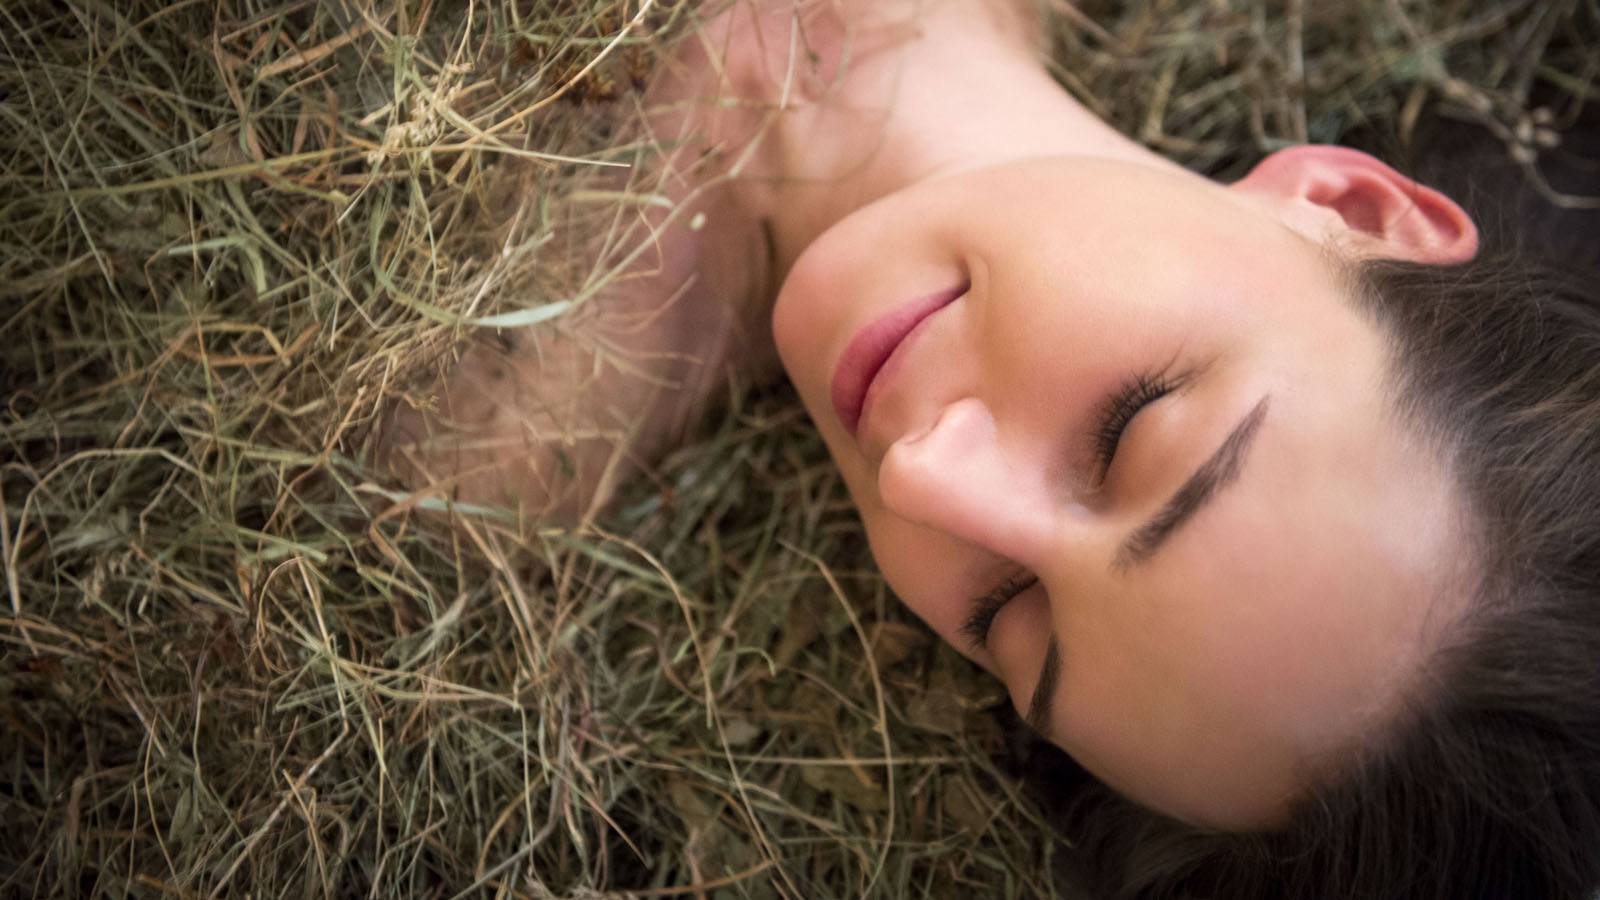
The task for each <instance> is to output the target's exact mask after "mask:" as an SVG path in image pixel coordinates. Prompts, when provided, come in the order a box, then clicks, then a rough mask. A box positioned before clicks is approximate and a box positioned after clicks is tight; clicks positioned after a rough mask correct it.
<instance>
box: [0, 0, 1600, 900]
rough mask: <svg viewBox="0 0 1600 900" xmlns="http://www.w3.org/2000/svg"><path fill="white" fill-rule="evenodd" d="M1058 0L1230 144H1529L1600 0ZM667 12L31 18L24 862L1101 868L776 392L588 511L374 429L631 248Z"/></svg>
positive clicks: (1194, 161)
mask: <svg viewBox="0 0 1600 900" xmlns="http://www.w3.org/2000/svg"><path fill="white" fill-rule="evenodd" d="M1045 5H1046V6H1047V7H1050V8H1051V9H1052V10H1053V12H1052V18H1051V21H1052V34H1053V43H1052V48H1053V53H1054V57H1055V59H1056V61H1057V68H1056V71H1057V74H1058V76H1059V77H1060V78H1061V79H1062V81H1063V82H1064V83H1065V84H1067V85H1068V86H1069V87H1070V88H1071V89H1072V90H1073V91H1074V92H1075V93H1076V94H1078V95H1079V96H1080V97H1082V98H1084V99H1085V100H1086V102H1089V103H1091V104H1093V105H1094V106H1095V108H1096V109H1098V110H1100V111H1101V112H1102V114H1104V115H1106V116H1107V117H1108V118H1110V119H1111V120H1112V121H1113V122H1115V123H1116V124H1117V125H1118V126H1119V127H1121V128H1123V129H1124V130H1126V131H1128V132H1129V133H1131V134H1134V135H1137V136H1139V137H1141V138H1142V139H1144V140H1146V141H1147V142H1149V143H1151V144H1152V145H1154V146H1156V147H1158V148H1160V149H1162V150H1163V151H1165V152H1167V153H1169V154H1171V155H1173V156H1175V157H1176V158H1178V159H1180V160H1182V161H1184V162H1186V163H1188V164H1190V165H1193V166H1196V167H1198V168H1202V169H1205V170H1207V171H1211V172H1214V173H1218V174H1224V175H1227V174H1235V173H1237V172H1238V171H1240V169H1241V167H1242V166H1244V165H1246V164H1247V163H1248V162H1250V161H1251V160H1252V159H1254V158H1256V157H1257V156H1259V154H1260V153H1261V152H1262V151H1264V150H1267V149H1271V148H1274V147H1276V146H1280V145H1282V144H1283V143H1285V142H1290V141H1296V140H1303V139H1306V138H1310V139H1315V140H1339V139H1344V138H1350V137H1356V138H1359V139H1362V140H1365V141H1367V142H1368V143H1369V144H1376V145H1382V146H1386V147H1391V148H1395V149H1397V150H1399V151H1401V152H1404V151H1405V150H1406V148H1407V142H1408V141H1409V139H1410V136H1411V134H1412V131H1413V128H1414V126H1415V122H1416V120H1417V118H1418V116H1419V115H1420V114H1421V113H1423V112H1430V113H1439V114H1444V115H1449V116H1454V117H1458V118H1465V119H1468V120H1469V121H1473V122H1477V123H1479V124H1481V125H1483V126H1484V127H1485V128H1488V129H1490V130H1492V131H1494V132H1496V133H1498V134H1501V135H1502V136H1504V137H1506V138H1507V139H1509V141H1510V143H1509V144H1508V146H1509V147H1510V151H1509V152H1511V153H1513V154H1514V155H1520V157H1521V158H1532V157H1534V156H1536V155H1537V152H1538V151H1539V149H1540V145H1541V143H1548V142H1549V138H1548V137H1545V136H1544V135H1545V134H1546V132H1547V130H1549V129H1558V128H1559V127H1560V125H1561V123H1562V121H1563V116H1566V115H1568V114H1569V113H1570V112H1571V110H1572V109H1575V108H1576V106H1577V105H1578V104H1580V103H1581V102H1582V101H1584V100H1586V99H1588V98H1590V97H1592V96H1593V95H1594V92H1595V90H1596V88H1595V86H1594V83H1595V79H1596V76H1597V75H1600V61H1597V58H1596V55H1595V53H1594V51H1593V50H1588V49H1585V48H1592V47H1594V46H1596V44H1597V41H1600V9H1597V5H1596V3H1595V0H1552V2H1541V3H1515V2H1513V3H1494V2H1482V3H1464V2H1460V3H1452V2H1436V3H1414V2H1402V0H1350V2H1345V3H1309V2H1304V0H1288V2H1284V3H1267V2H1265V0H1196V2H1184V3H1180V2H1135V0H1092V2H1084V3H1082V4H1080V6H1079V8H1078V10H1077V11H1072V10H1070V9H1068V8H1067V7H1066V6H1065V4H1061V3H1053V2H1050V3H1046V4H1045ZM668 6H669V5H668V4H658V5H657V7H653V8H652V9H651V10H649V11H648V13H647V14H646V15H645V16H643V17H642V18H640V19H639V20H638V21H636V22H634V24H633V26H632V27H631V28H629V27H628V23H629V22H630V21H633V20H634V19H635V17H636V13H638V12H639V5H638V4H637V3H633V4H621V3H601V2H594V0H589V2H583V0H571V2H564V3H553V2H545V3H526V4H518V5H515V6H510V5H508V6H501V5H490V6H486V5H481V4H460V3H442V2H441V3H434V2H417V3H401V4H399V5H398V6H395V5H386V4H366V3H358V2H354V0H351V2H343V3H340V2H331V0H330V2H322V3H318V2H293V3H287V4H268V3H254V2H238V3H225V2H224V3H210V2H187V3H185V2H177V3H169V4H155V3H148V4H112V3H95V2H88V0H67V2H54V0H52V2H25V3H22V4H8V5H6V6H4V7H0V58H3V59H4V65H3V66H0V116H3V118H4V125H5V127H4V129H3V130H0V160H3V164H0V302H3V305H0V334H3V335H4V338H5V339H4V341H3V342H0V384H3V385H4V386H5V392H6V400H7V403H6V407H5V409H4V411H3V412H0V556H3V558H4V561H5V563H4V575H5V580H4V586H3V589H0V610H3V612H0V748H3V752H0V769H3V772H0V894H7V895H24V896H26V895H40V896H73V897H96V896H102V895H108V896H125V895H128V894H130V893H131V894H136V895H140V896H157V895H176V896H184V897H188V896H202V895H204V896H218V895H255V896H303V897H323V896H356V895H368V896H379V895H382V896H389V895H401V896H443V897H451V896H460V895H479V894H486V895H487V894H492V895H495V896H519V897H551V896H565V897H593V896H602V895H604V896H611V895H618V896H693V897H709V898H732V897H745V896H749V897H797V898H822V897H864V896H882V897H897V898H898V897H954V896H962V895H966V894H970V893H972V892H974V891H978V892H981V893H983V894H985V895H1002V896H1008V897H1036V896H1067V894H1066V893H1065V891H1066V889H1065V888H1064V887H1063V886H1062V885H1060V884H1059V883H1058V882H1057V881H1056V880H1055V878H1054V877H1053V876H1052V875H1051V870H1050V860H1051V858H1052V849H1051V846H1050V842H1049V841H1047V840H1045V839H1044V838H1043V837H1042V833H1041V828H1042V826H1041V822H1040V819H1039V816H1038V813H1037V812H1036V811H1035V810H1034V807H1033V806H1032V805H1031V803H1030V801H1029V800H1028V799H1027V798H1025V797H1024V796H1023V795H1022V788H1020V787H1019V786H1018V785H1017V784H1016V783H1015V782H1014V781H1013V780H1012V779H1011V778H1010V777H1008V776H1007V775H1006V774H1005V773H1004V772H1002V771H1001V768H1003V766H1004V763H1003V762H1002V761H1003V760H1004V758H1005V754H1004V753H1003V752H1002V751H1003V749H1004V745H1005V738H1004V736H1003V735H1002V733H1001V729H1000V726H999V725H998V724H997V720H996V718H995V716H994V715H993V714H992V712H991V710H992V709H993V708H994V707H996V706H998V705H1001V704H1002V703H1003V695H1002V694H1001V692H1000V690H999V689H998V687H997V686H996V685H995V684H994V683H993V682H992V681H991V680H989V679H987V678H986V677H984V676H982V675H980V674H978V673H977V672H976V671H975V670H974V669H973V668H972V667H970V666H969V665H967V664H965V663H964V662H962V661H961V660H960V659H959V658H958V657H957V656H956V655H955V654H954V653H953V652H952V651H950V650H949V649H948V648H944V647H942V646H939V645H937V642H936V641H935V639H933V638H932V637H931V636H930V635H929V634H927V633H926V632H925V631H924V630H923V629H921V628H920V627H919V626H917V625H915V624H913V623H912V622H911V620H910V618H909V617H908V615H907V614H906V613H905V612H904V611H903V610H901V609H900V608H899V607H898V606H897V605H896V603H895V602H894V601H893V599H892V598H891V597H890V596H889V595H888V594H887V593H886V591H885V589H884V588H883V586H882V584H881V582H880V581H879V580H878V578H877V576H876V575H875V574H874V572H873V570H872V568H871V564H870V559H869V557H868V556H867V554H866V552H865V549H864V545H863V541H862V539H861V534H860V530H859V526H858V524H857V522H856V520H855V518H854V516H853V514H852V512H851V510H850V507H849V505H848V503H847V501H846V498H845V495H844V492H843V490H842V487H841V485H840V482H839V479H838V477H837V475H836V474H835V472H834V471H833V469H832V467H831V466H830V465H829V463H828V462H827V458H826V454H825V452H824V450H823V448H822V447H821V445H820V443H819V442H818V440H817V439H816V438H815V436H814V435H813V434H812V433H811V432H810V430H809V428H808V427H807V425H806V424H805V421H804V416H803V413H802V412H801V411H800V409H799V407H798V405H797V404H796V402H795V401H794V399H793V397H792V396H791V395H789V394H788V393H787V392H785V391H783V390H768V391H756V392H748V391H735V392H734V393H733V396H731V397H730V401H729V405H728V408H727V409H726V410H724V411H722V412H720V413H718V414H717V415H716V416H715V417H714V419H713V421H711V422H709V423H708V424H707V426H706V428H705V430H704V431H703V432H702V433H701V434H700V435H699V436H698V437H697V438H696V439H695V440H694V441H693V442H692V443H690V444H689V445H688V446H686V447H684V448H683V449H681V450H679V451H678V452H676V453H675V454H674V455H673V456H672V457H670V458H669V459H668V460H667V461H666V462H665V463H664V464H663V465H662V466H660V467H659V470H658V473H657V474H655V475H654V476H653V477H652V478H651V479H647V480H644V481H642V482H641V483H639V484H636V485H634V486H633V487H631V488H630V489H629V491H628V492H627V493H626V494H625V496H624V497H623V498H622V501H621V502H620V503H619V504H618V506H617V508H616V510H615V511H614V512H613V513H612V514H610V515H609V516H608V517H606V518H605V519H604V520H602V523H601V524H600V525H599V526H597V527H593V528H589V529H585V530H581V531H576V532H563V531H559V530H544V531H533V532H531V533H530V532H529V529H528V528H527V527H526V526H525V525H524V524H523V523H517V522H515V521H508V520H506V519H505V518H504V517H500V516H495V515H488V514H486V515H476V516H466V517H464V518H463V524H462V527H460V528H459V529H457V530H455V531H450V532H446V531H443V530H442V529H439V528H438V527H434V526H429V525H427V524H426V523H420V522H416V521H410V520H409V519H408V516H407V515H405V514H396V512H397V510H396V509H395V508H393V507H391V506H390V505H389V503H388V501H387V499H386V498H388V497H390V496H392V494H391V491H392V488H393V486H392V485H388V484H385V483H383V482H382V481H381V479H377V478H375V477H374V475H373V473H371V472H370V471H368V469H367V468H366V467H365V464H364V460H366V458H367V455H368V453H369V450H370V447H369V442H370V430H371V426H372V424H373V422H374V421H375V417H376V415H377V414H378V412H379V410H380V409H381V408H383V406H384V405H385V404H386V403H389V402H393V400H394V399H395V398H396V397H397V396H398V395H399V394H400V392H401V391H403V390H404V389H405V388H406V387H408V386H409V385H410V384H412V383H413V382H415V380H416V379H418V378H419V377H425V376H426V374H427V373H428V372H430V371H433V370H435V369H436V368H437V367H438V366H439V365H441V364H442V362H443V361H445V360H447V359H448V355H449V353H450V352H451V351H452V350H453V349H454V348H456V347H457V346H459V344H460V342H461V341H462V340H463V338H464V337H465V336H467V335H469V334H470V333H472V332H473V331H474V330H475V326H474V325H472V324H471V323H472V322H474V321H479V322H481V321H482V320H484V319H486V318H489V317H495V316H512V317H527V318H538V317H542V316H547V315H549V314H550V313H551V311H552V310H561V309H564V308H565V307H562V306H552V304H564V303H568V302H570V301H574V300H579V299H581V298H585V297H588V296H592V295H593V294H594V293H595V292H596V291H598V290H599V289H600V288H601V287H603V285H604V284H605V282H606V279H607V277H608V273H609V272H611V271H612V270H613V269H614V268H615V265H616V263H617V261H618V260H620V259H622V258H623V257H624V256H625V255H626V251H627V249H628V246H629V245H628V244H627V241H626V240H625V239H624V235H625V232H624V231H621V230H619V229H620V226H619V225H618V224H617V223H619V222H622V221H623V220H625V219H626V215H625V210H626V209H627V208H628V206H629V205H630V204H633V203H638V202H649V185H648V184H647V183H641V182H640V181H639V179H638V177H635V178H634V180H633V181H632V182H629V183H627V184H622V185H621V186H620V187H619V182H618V180H617V179H618V178H619V177H620V176H618V175H617V174H616V171H615V169H614V168H608V167H607V166H608V164H609V165H611V166H614V165H615V164H635V163H640V162H642V161H644V160H645V159H646V158H647V157H648V154H649V151H650V149H651V148H649V147H646V146H643V145H641V144H639V143H638V142H637V141H635V140H634V139H633V138H632V137H630V135H631V134H633V133H634V132H631V131H630V130H629V128H628V127H627V123H628V122H629V120H630V115H631V113H632V111H633V109H634V107H633V102H634V101H635V100H636V99H637V97H638V95H639V91H638V87H639V84H640V83H642V78H643V77H644V75H645V73H647V72H648V68H649V65H650V62H651V60H652V59H653V58H654V55H655V53H656V52H657V51H658V50H659V47H660V42H661V41H662V40H666V39H669V38H671V37H673V36H676V35H681V34H682V33H683V32H684V30H685V28H686V27H687V23H688V16H687V15H686V6H685V5H684V4H677V5H672V8H668ZM129 7H131V8H129ZM468 23H470V24H468ZM580 76H581V77H580ZM397 95H398V96H399V97H400V100H399V102H392V98H394V97H396V96H397ZM1536 97H1544V98H1547V99H1544V100H1541V101H1540V102H1542V103H1545V104H1546V105H1547V106H1548V112H1546V113H1539V114H1538V115H1537V116H1536V115H1535V114H1534V112H1533V110H1532V109H1531V107H1532V105H1533V103H1534V101H1535V98H1536ZM1551 97H1553V98H1554V99H1553V100H1552V99H1548V98H1551ZM552 98H553V99H552ZM535 106H539V108H538V110H537V111H536V112H533V113H531V114H525V111H526V110H529V109H531V108H533V107H535ZM1549 133H1554V132H1553V131H1550V132H1549ZM639 171H644V169H643V168H642V167H641V168H640V169H639ZM606 191H612V193H609V194H608V193H606ZM608 198H609V199H608ZM597 235H599V236H603V238H597V237H596V236H597ZM490 321H491V322H493V321H504V320H503V319H502V320H495V319H492V318H491V319H490ZM563 321H564V318H563V317H562V316H554V317H552V318H550V319H549V321H547V322H545V323H544V325H543V326H541V327H563Z"/></svg>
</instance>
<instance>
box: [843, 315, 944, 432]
mask: <svg viewBox="0 0 1600 900" xmlns="http://www.w3.org/2000/svg"><path fill="white" fill-rule="evenodd" d="M967 287H968V286H967V285H966V284H962V285H959V286H957V287H954V288H947V289H946V290H943V291H940V292H939V293H937V294H929V295H928V296H926V297H921V298H919V299H917V300H913V301H911V302H910V303H907V304H905V305H904V306H901V307H900V308H898V309H895V310H893V311H891V312H889V313H887V314H885V315H884V316H882V317H881V318H879V319H878V320H877V321H875V322H872V323H871V324H869V325H867V326H866V327H865V328H863V329H861V330H860V331H859V332H857V333H856V336H855V337H853V338H851V339H850V343H849V345H847V346H846V347H845V349H844V353H843V354H842V355H841V356H840V357H839V364H838V366H837V367H836V368H835V369H834V370H833V391H832V393H833V409H834V412H835V413H837V414H838V416H839V422H840V423H841V424H843V425H844V429H845V431H847V432H849V433H850V436H851V437H855V435H856V432H857V430H858V429H859V428H860V426H861V416H862V413H864V412H865V411H866V406H867V398H868V392H869V391H870V390H871V389H872V386H873V384H874V383H875V382H876V381H877V380H878V376H879V375H880V374H881V373H882V372H883V370H884V368H885V367H886V366H887V365H888V364H889V362H890V361H891V359H892V358H893V357H894V356H895V354H896V352H897V351H899V350H900V349H901V348H902V347H904V346H905V345H906V344H907V343H909V340H908V339H909V338H910V337H912V332H914V331H916V330H917V326H918V325H921V324H922V323H923V322H924V321H926V320H927V318H928V317H929V316H931V315H933V314H934V313H936V312H938V311H939V310H940V309H943V308H944V307H946V306H948V305H949V304H950V303H952V302H954V301H955V300H956V298H958V297H960V296H961V295H962V294H965V293H966V292H967Z"/></svg>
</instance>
